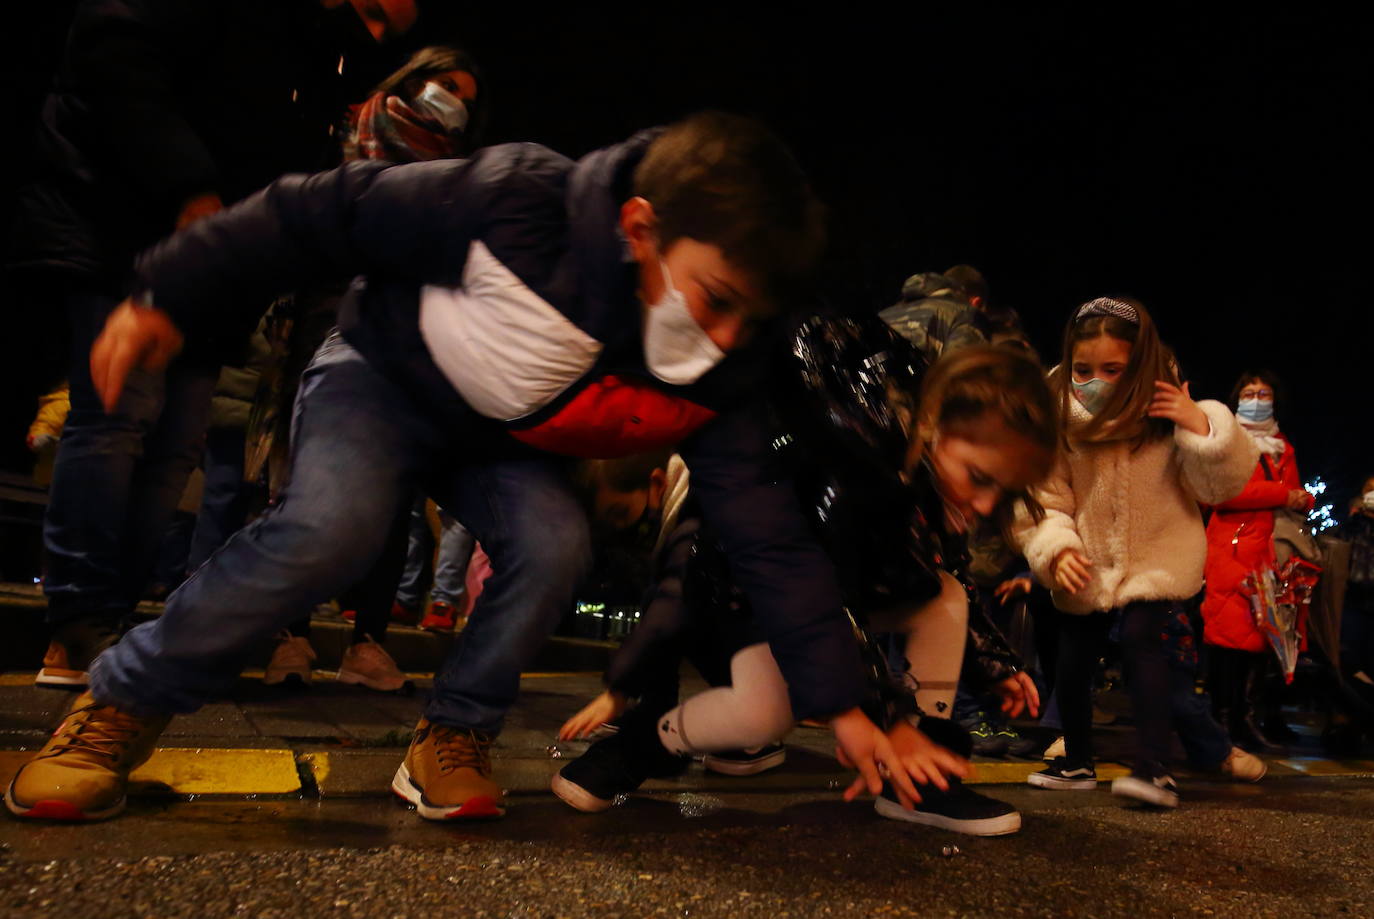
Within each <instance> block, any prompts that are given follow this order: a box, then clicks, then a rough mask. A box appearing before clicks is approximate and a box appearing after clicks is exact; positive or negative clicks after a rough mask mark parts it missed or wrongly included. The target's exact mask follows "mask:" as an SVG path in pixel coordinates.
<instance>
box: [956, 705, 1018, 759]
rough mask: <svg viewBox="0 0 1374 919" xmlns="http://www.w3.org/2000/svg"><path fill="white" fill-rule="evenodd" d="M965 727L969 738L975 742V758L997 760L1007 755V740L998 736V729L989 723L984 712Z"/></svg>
mask: <svg viewBox="0 0 1374 919" xmlns="http://www.w3.org/2000/svg"><path fill="white" fill-rule="evenodd" d="M963 727H964V728H965V729H967V731H968V734H969V737H970V738H972V740H973V755H974V756H987V757H992V758H994V759H996V758H998V757H1002V756H1005V755H1006V753H1007V739H1006V738H1005V737H1003V736H1000V735H999V734H998V732H997V728H996V727H994V726H993V725H992V724H991V723H990V722H989V721H988V716H987V715H986V714H984V713H983V712H978V713H977V714H976V715H974V716H973V717H972V718H970V719H969V720H968V721H965V722H963Z"/></svg>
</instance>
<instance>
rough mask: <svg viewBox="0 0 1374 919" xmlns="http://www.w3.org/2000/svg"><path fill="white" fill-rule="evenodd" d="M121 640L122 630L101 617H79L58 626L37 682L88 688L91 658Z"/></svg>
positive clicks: (64, 687) (41, 684) (37, 683)
mask: <svg viewBox="0 0 1374 919" xmlns="http://www.w3.org/2000/svg"><path fill="white" fill-rule="evenodd" d="M118 640H119V631H118V630H117V629H116V628H115V627H114V625H113V624H112V623H110V622H108V621H106V620H102V619H78V620H77V621H75V622H69V623H67V624H66V625H64V626H61V627H60V628H58V630H57V631H56V632H54V633H53V637H52V641H51V642H50V643H49V644H48V653H47V654H44V655H43V668H42V669H41V670H39V671H38V675H37V676H35V677H34V679H33V682H34V685H35V686H46V687H48V688H50V689H85V688H86V683H87V681H88V677H87V671H89V670H90V669H91V662H92V661H94V660H95V659H96V658H97V657H99V656H100V652H102V651H104V650H105V649H106V648H108V647H110V645H112V644H114V643H115V642H116V641H118Z"/></svg>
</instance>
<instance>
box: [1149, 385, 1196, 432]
mask: <svg viewBox="0 0 1374 919" xmlns="http://www.w3.org/2000/svg"><path fill="white" fill-rule="evenodd" d="M1145 414H1147V415H1149V416H1150V417H1151V418H1167V419H1169V420H1170V421H1172V422H1173V423H1174V424H1176V425H1178V426H1179V427H1181V428H1183V429H1184V430H1185V431H1192V432H1193V433H1194V434H1196V435H1198V436H1199V437H1206V436H1207V432H1208V431H1210V430H1211V429H1212V425H1211V423H1210V422H1209V421H1208V420H1207V415H1206V413H1205V412H1203V410H1202V409H1201V408H1199V407H1198V404H1197V403H1196V402H1194V401H1193V397H1192V396H1190V395H1189V394H1188V384H1187V383H1184V384H1183V386H1182V387H1178V386H1175V385H1174V384H1172V383H1166V382H1165V381H1163V380H1155V396H1154V398H1153V399H1151V400H1150V408H1149V410H1148V411H1147V412H1146V413H1145Z"/></svg>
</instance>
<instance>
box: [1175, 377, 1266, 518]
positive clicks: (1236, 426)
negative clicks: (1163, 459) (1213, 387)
mask: <svg viewBox="0 0 1374 919" xmlns="http://www.w3.org/2000/svg"><path fill="white" fill-rule="evenodd" d="M1196 404H1197V407H1198V408H1200V409H1201V410H1202V412H1203V414H1204V415H1206V418H1207V422H1208V430H1207V431H1206V432H1205V433H1201V434H1200V433H1196V432H1194V431H1190V430H1188V429H1186V428H1184V427H1183V426H1181V425H1175V427H1174V443H1175V444H1176V445H1177V446H1178V456H1179V473H1180V476H1181V478H1182V480H1183V484H1184V486H1185V487H1186V488H1187V489H1188V490H1189V492H1191V493H1192V495H1193V497H1195V498H1197V500H1199V501H1201V502H1202V503H1203V504H1211V505H1220V504H1222V503H1223V502H1225V501H1229V500H1230V499H1232V498H1234V497H1236V496H1237V495H1239V494H1240V493H1241V492H1242V491H1243V490H1244V489H1245V486H1246V483H1248V482H1249V481H1250V477H1251V476H1252V475H1253V474H1254V471H1255V464H1256V463H1258V462H1259V448H1258V447H1257V446H1255V441H1254V439H1253V438H1252V437H1250V435H1249V434H1246V433H1245V429H1244V428H1242V427H1241V426H1240V422H1238V421H1236V416H1235V415H1233V414H1232V413H1231V410H1230V409H1228V408H1227V407H1226V406H1224V405H1222V404H1221V403H1220V402H1214V401H1212V400H1210V399H1205V400H1203V401H1202V402H1198V403H1196Z"/></svg>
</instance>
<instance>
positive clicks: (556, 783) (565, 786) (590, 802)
mask: <svg viewBox="0 0 1374 919" xmlns="http://www.w3.org/2000/svg"><path fill="white" fill-rule="evenodd" d="M549 788H550V789H551V790H552V791H553V793H554V794H556V795H558V797H559V798H560V799H561V800H562V801H563V803H564V804H567V805H568V806H569V807H571V808H573V809H574V810H579V811H582V813H584V814H599V813H601V812H602V811H604V810H608V809H609V808H610V807H611V806H612V805H614V804H615V802H614V801H607V800H606V799H605V798H598V797H597V796H596V795H594V794H592V793H591V792H590V791H588V790H587V789H585V788H583V787H582V786H581V785H579V784H577V783H576V782H570V781H568V780H567V779H565V778H563V774H562V773H561V772H560V773H558V774H556V775H555V776H554V777H553V780H552V781H551V782H549Z"/></svg>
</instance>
